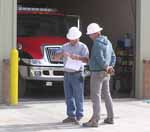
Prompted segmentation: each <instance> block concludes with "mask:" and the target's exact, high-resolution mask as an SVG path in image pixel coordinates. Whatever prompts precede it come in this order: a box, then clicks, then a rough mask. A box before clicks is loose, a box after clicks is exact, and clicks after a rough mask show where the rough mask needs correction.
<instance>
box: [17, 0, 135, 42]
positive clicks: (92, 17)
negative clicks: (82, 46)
mask: <svg viewBox="0 0 150 132" xmlns="http://www.w3.org/2000/svg"><path fill="white" fill-rule="evenodd" d="M135 1H136V0H115V1H113V2H112V1H110V0H36V1H35V0H18V4H24V5H29V6H38V7H50V8H58V9H60V10H63V11H65V12H67V13H69V14H77V15H80V18H81V25H82V32H83V34H84V33H85V32H86V27H87V25H88V24H89V23H91V22H97V23H99V24H100V25H101V26H102V27H103V28H104V31H103V33H104V34H105V35H108V36H109V38H110V39H111V41H112V42H113V43H116V42H117V40H118V39H120V37H121V36H123V34H125V33H131V34H133V36H135ZM83 36H84V35H83ZM85 41H86V40H85Z"/></svg>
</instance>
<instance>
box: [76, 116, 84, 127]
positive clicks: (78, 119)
mask: <svg viewBox="0 0 150 132" xmlns="http://www.w3.org/2000/svg"><path fill="white" fill-rule="evenodd" d="M81 119H82V117H77V119H76V122H75V124H76V125H80V124H81Z"/></svg>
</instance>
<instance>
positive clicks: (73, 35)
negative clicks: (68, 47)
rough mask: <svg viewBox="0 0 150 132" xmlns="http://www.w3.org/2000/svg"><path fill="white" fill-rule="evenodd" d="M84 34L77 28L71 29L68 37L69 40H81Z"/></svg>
mask: <svg viewBox="0 0 150 132" xmlns="http://www.w3.org/2000/svg"><path fill="white" fill-rule="evenodd" d="M81 35H82V33H81V32H80V30H79V29H78V28H77V27H71V28H70V29H69V31H68V33H67V35H66V37H67V38H68V39H69V40H75V39H78V38H80V37H81Z"/></svg>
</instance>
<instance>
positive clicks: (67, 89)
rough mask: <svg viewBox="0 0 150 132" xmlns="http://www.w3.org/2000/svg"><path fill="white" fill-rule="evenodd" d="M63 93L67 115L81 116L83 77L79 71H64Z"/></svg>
mask: <svg viewBox="0 0 150 132" xmlns="http://www.w3.org/2000/svg"><path fill="white" fill-rule="evenodd" d="M64 93H65V99H66V105H67V115H68V116H69V117H73V118H77V119H79V118H81V117H83V101H84V79H83V77H82V73H81V72H78V73H68V72H65V74H64Z"/></svg>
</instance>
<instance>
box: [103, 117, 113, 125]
mask: <svg viewBox="0 0 150 132" xmlns="http://www.w3.org/2000/svg"><path fill="white" fill-rule="evenodd" d="M104 123H106V124H114V119H113V118H106V119H105V120H104Z"/></svg>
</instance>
